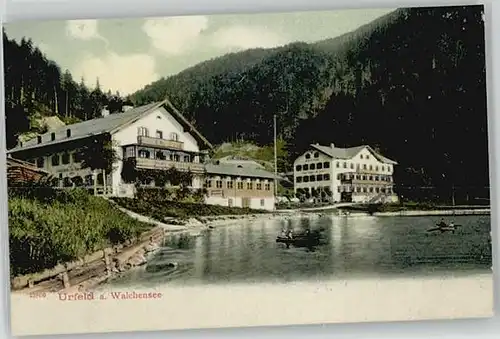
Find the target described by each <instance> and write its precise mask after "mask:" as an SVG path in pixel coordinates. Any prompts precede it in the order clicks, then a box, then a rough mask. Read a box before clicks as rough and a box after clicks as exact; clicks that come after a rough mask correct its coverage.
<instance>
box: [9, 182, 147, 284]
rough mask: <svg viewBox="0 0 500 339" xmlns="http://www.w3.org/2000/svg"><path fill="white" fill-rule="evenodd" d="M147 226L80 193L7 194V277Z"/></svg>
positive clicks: (51, 264) (93, 248)
mask: <svg viewBox="0 0 500 339" xmlns="http://www.w3.org/2000/svg"><path fill="white" fill-rule="evenodd" d="M151 227H152V226H151V225H149V224H145V223H141V222H139V221H136V220H135V219H132V218H130V217H129V216H127V215H126V214H124V213H122V212H121V211H119V210H117V209H116V208H115V207H114V206H113V205H112V204H111V203H110V202H108V201H106V200H104V199H102V198H99V197H95V196H92V195H89V194H88V193H86V192H85V191H82V190H71V191H66V190H64V191H62V190H54V189H51V188H39V189H28V188H16V189H9V246H10V265H11V276H17V275H19V274H28V273H35V272H39V271H42V270H43V269H47V268H51V267H54V266H55V265H57V264H59V263H64V262H68V261H71V260H75V259H77V258H80V257H82V256H84V255H86V254H89V253H92V252H94V251H97V250H99V249H102V248H104V247H107V246H109V245H113V244H118V243H123V242H125V241H126V240H129V239H131V238H133V237H135V236H138V235H139V234H140V233H142V232H144V231H146V230H148V229H150V228H151Z"/></svg>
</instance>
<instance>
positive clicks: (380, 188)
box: [294, 144, 398, 203]
mask: <svg viewBox="0 0 500 339" xmlns="http://www.w3.org/2000/svg"><path fill="white" fill-rule="evenodd" d="M395 165H397V163H396V162H395V161H393V160H390V159H388V158H386V157H384V156H382V155H381V154H379V153H377V152H376V151H375V150H374V149H373V148H372V147H370V146H367V145H363V146H358V147H350V148H338V147H335V145H333V144H331V145H330V146H322V145H319V144H312V145H310V147H309V149H308V150H307V151H306V152H304V153H303V154H302V155H301V156H299V157H298V158H297V159H296V160H295V162H294V191H295V194H297V193H299V194H300V193H305V192H307V193H308V195H309V196H310V197H314V196H318V192H321V191H325V192H329V195H330V198H329V199H330V200H331V201H334V202H358V203H368V202H371V203H379V202H397V201H398V197H397V195H396V194H395V193H394V191H393V184H394V183H393V172H394V166H395Z"/></svg>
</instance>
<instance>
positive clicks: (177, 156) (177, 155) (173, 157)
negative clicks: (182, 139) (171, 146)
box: [172, 154, 181, 161]
mask: <svg viewBox="0 0 500 339" xmlns="http://www.w3.org/2000/svg"><path fill="white" fill-rule="evenodd" d="M172 159H173V160H174V161H181V157H180V155H179V154H174V155H172Z"/></svg>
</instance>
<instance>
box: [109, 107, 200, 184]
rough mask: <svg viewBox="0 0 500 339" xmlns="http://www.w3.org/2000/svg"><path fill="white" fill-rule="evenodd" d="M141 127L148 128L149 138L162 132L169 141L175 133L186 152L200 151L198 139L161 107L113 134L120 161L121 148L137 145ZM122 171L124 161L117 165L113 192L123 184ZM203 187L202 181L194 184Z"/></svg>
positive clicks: (121, 155)
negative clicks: (171, 134)
mask: <svg viewBox="0 0 500 339" xmlns="http://www.w3.org/2000/svg"><path fill="white" fill-rule="evenodd" d="M139 127H145V128H147V129H148V130H149V136H150V137H153V138H154V137H155V136H156V131H157V130H160V131H162V132H163V138H164V139H167V140H168V139H170V133H172V132H175V133H177V134H178V135H179V141H181V142H183V143H184V150H186V151H191V152H198V151H199V147H198V142H197V141H196V139H195V138H194V137H193V136H192V135H191V134H190V133H189V132H184V129H183V127H182V125H181V124H180V123H179V122H178V121H177V120H176V119H175V118H174V117H173V116H172V115H171V114H170V113H168V112H167V111H166V110H165V109H164V108H163V107H160V108H158V109H157V110H154V111H153V112H151V113H149V114H148V115H146V116H144V117H142V118H140V119H139V120H137V121H135V122H133V123H131V124H129V125H127V126H126V127H124V128H122V129H120V130H119V131H117V132H116V133H114V134H113V136H112V139H113V142H114V143H115V145H116V146H115V150H116V152H117V154H118V155H119V157H120V159H122V157H123V149H122V148H121V146H123V145H128V144H136V143H137V135H138V130H137V129H138V128H139ZM121 171H122V161H119V162H118V163H117V164H115V169H114V171H113V175H112V186H113V191H115V190H116V191H119V186H120V184H121V183H122V179H121ZM201 186H202V185H201V181H200V182H198V181H197V186H195V185H194V182H193V187H196V188H199V187H201Z"/></svg>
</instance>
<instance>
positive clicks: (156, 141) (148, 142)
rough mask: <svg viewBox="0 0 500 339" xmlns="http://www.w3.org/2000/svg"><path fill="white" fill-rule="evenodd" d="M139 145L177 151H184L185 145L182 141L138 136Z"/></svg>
mask: <svg viewBox="0 0 500 339" xmlns="http://www.w3.org/2000/svg"><path fill="white" fill-rule="evenodd" d="M137 143H138V144H139V145H143V146H153V147H160V148H168V149H176V150H183V149H184V143H183V142H181V141H175V140H167V139H160V138H152V137H145V136H142V135H139V136H137Z"/></svg>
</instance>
